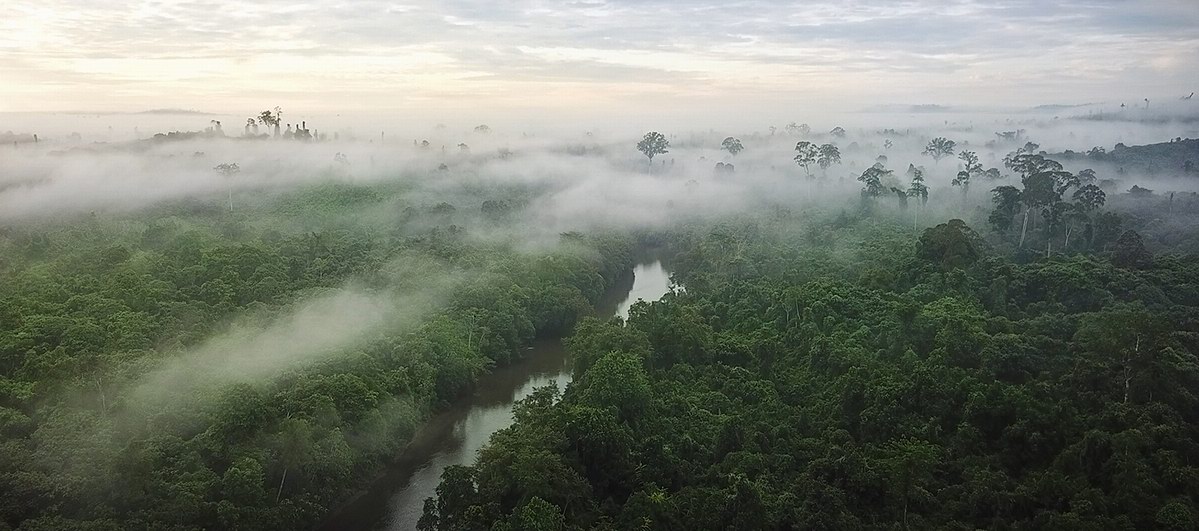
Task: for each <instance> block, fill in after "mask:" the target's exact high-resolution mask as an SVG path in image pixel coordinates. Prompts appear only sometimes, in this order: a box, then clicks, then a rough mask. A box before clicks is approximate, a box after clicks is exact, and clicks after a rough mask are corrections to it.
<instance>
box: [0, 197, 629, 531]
mask: <svg viewBox="0 0 1199 531" xmlns="http://www.w3.org/2000/svg"><path fill="white" fill-rule="evenodd" d="M494 192H495V193H494V194H493V195H491V196H488V197H490V199H487V200H486V201H482V202H480V201H477V200H468V199H467V198H463V199H462V201H460V203H459V205H458V206H457V207H456V206H454V205H451V204H449V203H436V204H423V203H419V202H409V199H408V197H409V196H408V195H407V194H406V192H405V190H404V188H403V187H400V186H392V185H374V186H355V185H348V184H323V185H319V186H316V187H310V188H306V189H301V190H300V191H294V192H288V193H286V194H282V195H279V196H263V197H261V198H259V199H257V200H253V201H251V202H249V203H248V204H242V202H243V200H245V198H243V197H241V196H239V197H238V199H237V201H238V203H239V204H238V205H237V206H236V209H235V210H234V211H233V212H227V211H224V210H223V205H222V201H218V202H216V203H215V204H214V203H212V202H209V201H198V200H197V201H192V200H189V201H184V202H180V203H174V204H168V205H162V206H159V207H155V208H154V209H151V210H150V211H148V212H139V213H136V214H128V215H92V216H90V217H86V216H85V218H84V219H69V220H66V221H62V222H46V223H39V224H15V225H13V226H10V227H8V228H7V229H6V230H5V231H4V232H3V233H2V234H0V257H3V261H2V262H0V375H3V376H2V377H0V437H2V439H0V493H2V495H0V529H6V528H10V527H13V528H15V527H18V526H19V527H20V528H21V529H114V530H115V529H213V528H224V529H297V528H303V527H305V526H311V525H312V524H313V523H314V522H315V521H316V520H317V519H318V518H319V517H321V516H323V515H324V514H325V513H326V511H327V510H328V508H329V507H330V506H332V505H333V504H334V503H336V502H337V501H338V499H339V497H341V496H344V495H345V494H346V493H347V492H349V491H350V490H351V489H352V488H354V487H356V486H361V483H362V480H363V479H364V478H369V477H371V476H372V475H373V474H375V470H376V469H377V468H378V466H379V464H380V463H382V462H385V461H386V460H388V459H390V458H391V457H392V456H394V455H395V454H396V453H397V452H398V451H399V449H400V448H402V447H403V445H404V444H405V443H406V442H407V440H408V438H409V437H410V436H411V435H412V433H413V430H414V429H415V427H416V426H417V425H419V423H420V422H421V420H422V419H423V418H425V416H426V415H427V414H428V413H429V412H430V411H431V410H432V409H434V408H435V407H436V406H438V405H439V404H442V403H444V402H445V401H448V400H451V399H453V398H455V397H456V396H458V395H460V394H461V393H463V392H464V391H465V390H466V389H468V388H469V387H470V386H471V385H472V383H473V382H474V380H475V378H476V377H477V376H478V375H480V374H481V373H482V372H484V371H486V370H487V369H488V368H489V367H492V366H495V365H497V364H498V365H502V364H505V363H508V362H509V361H510V360H512V359H514V358H517V357H519V356H520V355H521V354H522V353H523V352H524V350H525V345H527V344H528V343H529V342H530V341H531V340H532V338H533V337H534V336H535V335H538V334H541V335H546V334H558V333H561V332H563V331H565V330H567V329H569V328H570V327H571V326H572V325H573V324H574V322H575V321H576V320H577V319H579V318H580V317H581V316H583V315H585V314H586V313H588V312H589V311H590V308H591V306H592V304H594V303H595V302H596V301H597V300H598V298H599V297H600V295H601V294H602V293H603V291H604V290H605V288H606V286H608V285H610V284H611V283H612V282H614V279H615V278H616V277H618V276H619V275H620V274H621V273H623V272H624V271H626V270H627V269H628V268H629V267H630V265H631V260H632V258H631V253H632V251H633V240H632V239H630V238H628V237H622V236H583V235H579V234H564V235H563V236H562V237H561V241H560V242H557V244H556V245H554V246H552V247H549V248H547V250H540V251H539V250H528V249H524V250H522V249H518V248H517V247H516V246H514V245H512V244H510V243H504V242H502V241H500V240H496V239H493V240H488V241H486V242H484V241H481V240H479V239H477V238H476V239H471V238H468V237H467V236H466V233H465V231H464V230H463V228H462V226H461V225H459V224H461V223H473V224H478V223H481V221H480V220H486V219H487V218H488V217H489V216H495V215H497V213H496V210H497V209H496V208H495V205H496V204H506V203H504V201H505V200H512V201H520V200H521V199H520V198H521V194H520V192H519V191H512V190H507V191H505V190H496V191H494ZM488 193H490V192H488ZM230 197H232V196H230ZM488 206H491V208H487V207H488ZM372 209H375V210H372ZM498 210H501V212H500V213H499V214H498V215H502V214H503V212H502V210H503V209H498ZM369 211H377V212H382V213H385V216H384V217H382V218H379V217H377V216H364V215H363V213H364V212H369ZM381 215H382V214H381ZM381 219H382V221H381ZM297 316H298V317H297ZM363 323H366V324H363ZM338 333H344V334H353V335H355V336H359V337H358V338H357V340H355V341H353V342H350V343H348V344H350V345H352V347H344V346H343V347H340V348H339V350H338V351H336V352H324V351H323V350H322V349H321V347H320V345H316V346H313V347H311V348H309V347H308V346H307V345H305V344H304V343H306V342H309V341H313V340H316V339H317V338H320V337H321V336H322V335H328V334H334V335H335V334H338ZM212 338H215V339H212ZM308 350H311V351H310V352H308V354H307V356H308V357H306V358H305V357H302V356H300V354H298V353H303V352H306V351H308ZM297 356H300V357H299V358H298V359H297ZM181 375H183V376H186V377H181Z"/></svg>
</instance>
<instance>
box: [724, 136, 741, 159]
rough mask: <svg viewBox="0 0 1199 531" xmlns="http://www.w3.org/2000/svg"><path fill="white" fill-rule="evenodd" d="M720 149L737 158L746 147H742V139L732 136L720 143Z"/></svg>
mask: <svg viewBox="0 0 1199 531" xmlns="http://www.w3.org/2000/svg"><path fill="white" fill-rule="evenodd" d="M720 149H723V150H725V151H728V152H729V154H730V155H732V156H734V157H736V156H737V154H738V153H740V152H741V151H743V150H744V149H745V146H742V145H741V139H739V138H733V137H731V136H730V137H728V138H725V139H724V141H723V142H721V143H720Z"/></svg>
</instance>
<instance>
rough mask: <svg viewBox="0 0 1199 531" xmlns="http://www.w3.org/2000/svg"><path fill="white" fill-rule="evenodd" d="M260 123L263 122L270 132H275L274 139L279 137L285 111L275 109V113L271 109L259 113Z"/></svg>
mask: <svg viewBox="0 0 1199 531" xmlns="http://www.w3.org/2000/svg"><path fill="white" fill-rule="evenodd" d="M258 121H259V122H262V125H265V126H266V127H267V129H268V130H274V135H273V136H274V137H275V138H278V137H279V124H280V123H281V122H282V121H283V110H282V109H280V108H279V107H275V110H274V112H272V111H271V110H270V109H267V110H265V111H262V112H260V113H258Z"/></svg>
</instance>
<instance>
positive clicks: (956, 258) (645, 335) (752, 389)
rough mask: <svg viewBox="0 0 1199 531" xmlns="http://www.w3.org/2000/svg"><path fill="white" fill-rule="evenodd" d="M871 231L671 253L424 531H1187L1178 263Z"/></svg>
mask: <svg viewBox="0 0 1199 531" xmlns="http://www.w3.org/2000/svg"><path fill="white" fill-rule="evenodd" d="M1016 192H1017V193H1018V192H1019V191H1018V190H1017V191H1016ZM1001 199H1002V198H1001ZM803 223H808V224H810V223H811V220H804V221H803ZM885 227H886V226H885V225H879V224H873V225H871V224H866V223H864V222H862V221H840V222H833V223H830V224H828V226H822V227H820V228H819V230H823V231H826V232H827V233H828V234H831V235H832V236H831V237H829V238H827V239H826V238H821V237H814V236H812V235H811V234H812V233H811V230H813V229H811V227H806V229H808V230H806V231H796V230H794V227H790V226H787V225H786V224H757V223H743V224H736V223H726V224H721V225H717V226H714V227H702V228H700V227H697V228H694V229H692V230H691V231H688V232H684V233H681V234H679V235H678V239H677V242H678V243H677V245H676V249H677V250H678V251H679V256H678V258H677V259H676V260H674V261H672V262H671V263H672V266H673V267H674V278H676V279H677V280H678V281H679V282H681V284H682V285H683V286H685V288H686V289H685V290H681V291H679V292H677V293H674V294H670V295H668V296H666V297H664V298H663V299H662V300H661V301H658V302H653V303H648V304H645V303H643V304H639V305H636V306H635V307H634V309H633V311H631V312H630V317H629V321H628V324H627V326H622V323H620V322H612V323H601V322H598V321H584V322H583V323H582V324H581V325H580V326H579V327H578V328H577V329H576V331H575V334H574V336H573V337H571V338H570V340H569V344H570V346H571V350H572V352H573V353H574V354H575V356H577V359H579V360H580V361H581V362H582V364H583V366H582V368H581V369H579V376H578V378H577V380H576V381H575V382H574V383H573V384H572V385H571V386H570V387H569V388H568V389H567V390H566V392H565V394H564V395H562V397H561V399H560V400H559V399H556V397H557V393H556V390H550V391H551V392H545V393H540V394H535V395H534V396H533V397H531V398H530V399H529V400H528V401H526V402H525V403H524V404H522V406H521V407H520V408H519V410H518V415H517V421H516V423H515V424H514V425H513V426H512V427H511V428H509V429H507V430H503V431H501V432H500V433H498V434H497V435H496V436H495V437H494V438H493V440H492V442H491V444H490V445H489V446H488V447H487V448H486V449H485V450H484V451H483V452H482V453H481V455H480V459H479V462H478V464H477V465H476V466H475V467H472V468H471V469H472V470H475V471H476V472H475V473H474V474H475V475H474V476H472V477H473V478H474V479H475V483H474V484H472V488H471V489H463V492H464V493H465V494H464V495H465V496H466V498H468V499H467V501H455V502H454V503H455V505H458V506H462V507H465V508H466V509H464V510H463V511H461V512H459V513H457V514H454V515H447V514H446V513H445V512H438V513H433V512H431V511H426V515H427V516H428V515H431V514H432V515H434V516H437V517H438V518H440V521H441V522H454V521H456V520H454V519H455V518H462V517H465V516H467V515H471V517H475V516H478V517H481V518H482V519H481V520H473V521H472V524H471V525H474V526H477V527H479V528H487V527H490V528H493V529H518V528H521V526H532V525H545V524H541V523H540V522H553V523H551V524H549V525H552V526H557V525H560V524H559V523H558V522H563V523H564V525H565V527H566V528H578V529H609V528H620V529H826V528H837V529H897V528H909V529H992V528H994V529H1039V528H1055V529H1056V528H1073V529H1112V528H1122V529H1141V528H1146V529H1148V528H1167V529H1186V528H1190V527H1193V526H1194V523H1195V521H1196V512H1195V503H1196V499H1197V497H1199V481H1196V478H1199V475H1197V474H1196V469H1195V467H1194V466H1192V465H1191V464H1190V463H1194V462H1199V445H1196V444H1194V443H1193V442H1192V441H1195V440H1199V415H1197V414H1196V412H1197V411H1199V408H1197V407H1196V406H1197V405H1199V403H1197V400H1199V395H1196V393H1195V392H1194V389H1196V388H1199V387H1197V386H1199V363H1197V360H1196V357H1195V353H1196V349H1197V348H1199V342H1197V341H1196V339H1195V338H1196V337H1199V287H1197V286H1199V285H1197V281H1196V279H1199V270H1196V269H1195V265H1194V263H1195V262H1194V261H1193V260H1187V259H1181V258H1179V257H1165V258H1162V257H1159V259H1157V260H1154V261H1153V262H1151V263H1146V264H1144V265H1143V267H1139V268H1121V267H1116V266H1115V265H1113V264H1111V263H1110V262H1109V261H1107V260H1099V259H1095V258H1093V257H1090V256H1082V255H1077V256H1072V257H1069V258H1058V259H1053V260H1048V259H1043V260H1039V261H1034V262H1031V263H1024V264H1021V263H1014V262H1012V261H1010V260H1009V259H1008V258H1007V257H1005V256H1002V255H994V254H993V253H989V252H988V253H983V252H982V251H981V247H980V245H981V238H979V237H978V236H977V235H975V234H974V233H973V231H972V230H971V229H970V228H969V227H967V226H966V225H965V224H964V223H963V222H961V221H960V220H953V221H951V222H949V223H945V224H941V225H938V226H937V227H934V228H932V229H929V230H927V231H926V232H925V233H924V234H923V235H922V237H921V238H920V242H919V243H918V244H917V245H916V246H915V248H914V249H913V247H912V246H911V243H910V242H911V239H910V236H906V235H904V234H903V232H899V231H896V232H889V231H888V230H887V229H886V228H885ZM829 241H832V242H837V246H836V247H833V248H835V249H837V252H836V254H832V253H829V252H828V249H829V248H830V245H831V244H830V243H828V242H829ZM905 249H906V250H905ZM743 262H744V263H743ZM749 264H753V265H752V266H751V265H749ZM884 272H890V274H886V273H884ZM555 471H557V472H556V473H557V474H560V476H555V475H554V474H555ZM446 480H447V481H448V482H454V481H456V480H455V479H454V478H453V477H452V476H451V475H448V474H447V478H446ZM551 485H554V486H556V488H549V487H550V486H551ZM547 496H549V497H547ZM539 499H540V500H544V502H542V501H540V500H539ZM438 503H440V502H438ZM559 510H560V511H561V512H559ZM533 515H537V516H536V517H534V516H533ZM559 515H561V518H562V520H559V519H558V518H559ZM534 522H537V523H536V524H534ZM460 528H462V527H455V525H449V524H443V525H434V526H431V527H429V529H460ZM553 528H557V527H553Z"/></svg>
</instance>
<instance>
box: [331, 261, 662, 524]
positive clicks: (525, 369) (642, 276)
mask: <svg viewBox="0 0 1199 531" xmlns="http://www.w3.org/2000/svg"><path fill="white" fill-rule="evenodd" d="M669 277H670V274H669V273H667V272H666V270H665V268H663V267H662V263H661V262H659V261H656V260H655V261H652V262H647V263H643V264H638V265H637V266H636V267H635V268H634V269H633V270H632V271H631V272H629V273H626V275H625V276H624V277H622V278H621V279H619V280H618V281H617V283H616V285H614V286H612V288H611V289H609V290H608V292H607V293H605V294H604V297H603V298H602V300H601V301H600V302H599V304H597V305H596V314H597V315H599V316H601V317H611V316H613V315H619V316H621V317H628V311H629V307H630V306H632V304H633V303H634V302H637V300H639V299H645V300H657V299H658V298H659V297H661V296H662V295H663V294H664V293H666V292H667V291H668V290H669V284H670V278H669ZM570 378H571V374H570V367H569V365H568V360H567V357H566V351H565V349H564V348H563V347H562V340H561V339H558V338H544V339H538V340H536V341H535V342H534V343H533V345H532V347H531V348H530V351H529V353H528V355H527V356H526V357H525V358H524V359H522V360H521V361H519V362H516V363H513V364H511V365H509V366H506V367H501V368H499V369H496V370H495V371H492V372H491V373H490V374H487V375H485V376H483V377H481V378H479V381H478V382H477V384H476V386H475V391H474V393H473V394H472V395H471V396H468V397H463V398H462V399H459V400H458V401H457V402H455V403H454V404H452V405H451V406H450V407H448V408H446V409H443V410H440V411H439V412H438V413H437V414H435V415H433V416H432V417H430V418H429V420H428V421H426V422H425V424H423V425H422V426H421V428H420V429H419V430H418V431H417V433H416V435H415V436H414V437H413V439H412V441H411V442H410V443H409V444H408V445H407V446H406V447H405V448H404V451H403V453H402V454H401V455H399V456H398V457H397V458H396V460H395V461H393V462H392V463H391V464H390V465H389V466H388V468H387V470H386V471H385V472H384V473H383V475H382V476H381V477H380V478H378V479H377V480H376V481H375V482H374V483H372V484H371V485H370V487H369V488H368V489H367V491H366V492H365V493H364V494H362V495H361V496H359V497H358V498H355V499H354V501H352V502H350V503H349V504H347V505H345V506H343V507H341V508H340V509H339V510H337V511H336V512H335V513H334V514H333V515H331V516H330V517H329V518H328V519H327V520H326V521H325V522H324V524H323V525H321V527H320V529H322V530H330V531H331V530H343V529H344V530H358V529H363V530H365V529H386V530H389V531H409V530H412V529H415V528H416V522H417V520H419V519H420V516H421V512H422V510H423V508H424V502H425V498H428V497H430V496H433V495H434V493H435V491H436V488H437V484H438V483H439V482H440V481H441V472H442V471H443V470H445V468H446V467H447V466H450V465H470V464H474V461H475V456H476V455H477V453H478V451H479V449H480V448H482V447H483V445H484V444H486V443H487V441H488V439H490V438H491V434H493V433H495V432H496V431H498V430H500V429H503V428H506V427H508V425H510V424H512V405H513V403H514V402H516V401H517V400H520V399H522V398H524V397H526V396H528V395H529V393H531V392H532V391H533V389H534V388H536V387H542V386H545V385H548V384H549V383H550V382H557V384H558V387H560V388H565V387H566V384H568V383H570Z"/></svg>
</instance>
